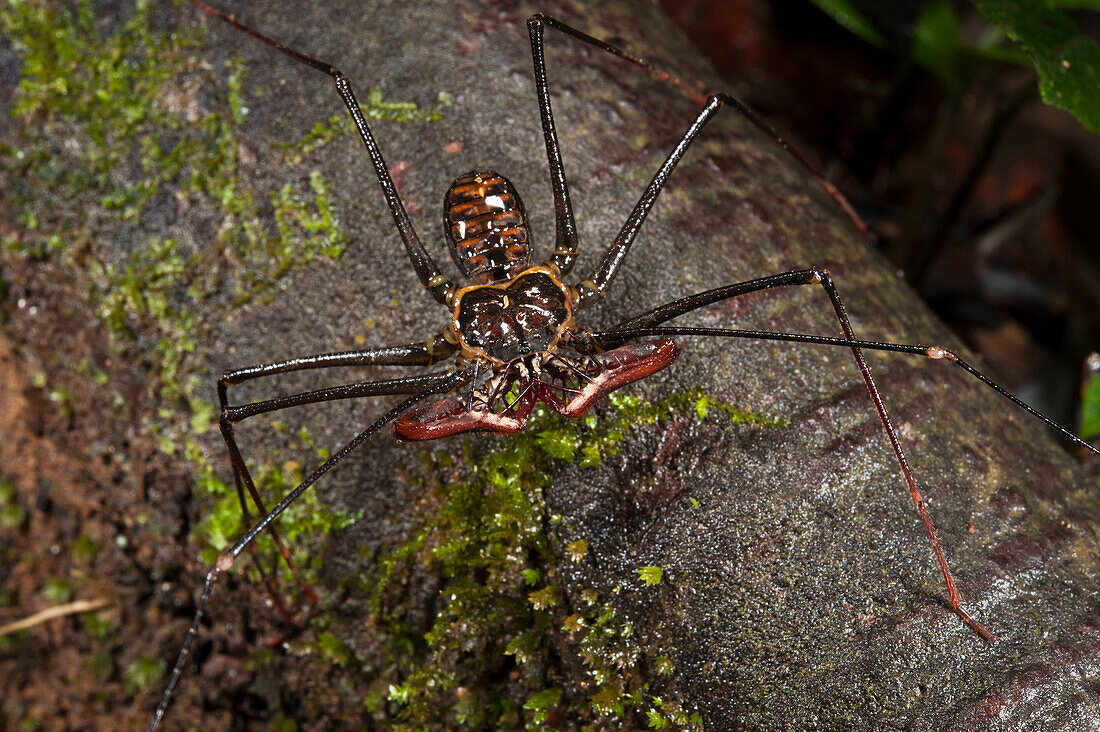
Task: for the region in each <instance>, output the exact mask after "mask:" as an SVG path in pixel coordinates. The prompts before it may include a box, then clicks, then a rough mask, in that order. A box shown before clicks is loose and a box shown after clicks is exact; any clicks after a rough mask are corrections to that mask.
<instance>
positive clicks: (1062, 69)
mask: <svg viewBox="0 0 1100 732" xmlns="http://www.w3.org/2000/svg"><path fill="white" fill-rule="evenodd" d="M974 3H975V5H977V7H978V10H979V11H981V13H982V15H984V16H985V17H986V18H987V19H988V20H989V21H990V22H991V23H994V24H996V25H998V26H1000V27H1001V28H1002V29H1003V30H1004V32H1005V33H1006V34H1008V37H1009V38H1011V39H1013V40H1015V41H1019V42H1020V45H1022V46H1023V47H1024V50H1025V51H1027V53H1028V55H1029V56H1031V59H1032V61H1033V62H1034V63H1035V68H1036V70H1037V71H1038V72H1039V90H1040V92H1042V96H1043V101H1044V102H1046V103H1047V104H1052V105H1054V106H1056V107H1060V108H1062V109H1065V110H1068V111H1069V112H1071V113H1072V114H1073V116H1075V117H1076V118H1077V119H1078V120H1080V122H1081V124H1083V125H1084V126H1085V127H1087V128H1088V129H1089V130H1091V131H1092V132H1100V44H1098V43H1097V42H1096V41H1095V40H1093V39H1091V38H1089V37H1087V36H1085V35H1083V34H1081V33H1079V32H1078V31H1077V28H1076V26H1074V24H1073V21H1072V20H1071V19H1070V17H1069V16H1068V15H1066V13H1065V12H1064V11H1063V10H1062V9H1061V8H1059V7H1058V6H1056V5H1055V4H1054V3H1052V2H1051V1H1050V0H974Z"/></svg>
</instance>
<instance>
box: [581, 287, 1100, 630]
mask: <svg viewBox="0 0 1100 732" xmlns="http://www.w3.org/2000/svg"><path fill="white" fill-rule="evenodd" d="M812 284H820V285H821V286H822V288H823V289H824V290H825V292H826V293H827V294H828V296H829V300H830V302H831V303H832V306H833V312H834V314H835V315H836V318H837V320H838V321H839V323H840V326H841V330H842V331H843V332H844V337H843V338H837V337H830V336H815V335H803V334H798V333H774V332H770V331H753V330H732V329H724V328H690V327H679V328H678V327H663V328H662V327H654V326H656V325H658V324H660V323H663V322H665V321H667V320H671V319H672V318H675V317H678V316H680V315H683V314H684V313H687V312H691V311H692V310H697V309H699V308H701V307H705V306H707V305H711V304H713V303H716V302H720V301H722V300H728V299H732V298H736V297H738V296H740V295H744V294H747V293H750V292H759V291H761V290H768V289H771V288H774V287H789V286H798V285H812ZM653 336H665V337H667V336H710V337H725V338H751V339H757V340H773V341H787V342H794V343H814V344H819V345H828V346H842V347H845V348H849V349H850V350H851V351H852V355H853V356H854V357H855V360H856V365H857V367H858V368H859V371H860V375H861V376H862V377H863V381H864V384H865V385H866V387H867V391H868V393H869V394H870V397H871V401H872V402H873V403H874V405H875V410H876V411H877V412H878V417H879V420H880V421H881V423H882V428H883V430H884V431H885V433H886V436H887V439H888V440H889V441H890V446H891V448H892V449H893V451H894V455H895V457H896V459H897V461H898V464H899V465H900V467H901V472H902V475H903V477H904V478H905V482H906V483H907V484H908V486H909V493H910V496H911V497H912V499H913V502H914V503H915V504H916V505H917V510H918V511H919V512H920V516H921V520H922V521H923V523H924V528H925V531H926V532H927V534H928V539H929V541H930V542H931V544H932V550H933V552H934V553H935V555H936V561H937V563H938V564H939V567H940V571H941V572H942V573H943V579H944V583H945V584H946V585H947V593H948V597H949V600H950V603H951V607H952V609H953V610H954V611H955V612H956V613H957V614H958V615H959V617H961V618H962V619H963V620H964V621H965V622H966V623H967V625H969V626H970V627H971V628H972V629H973V630H974V631H975V632H976V633H978V634H979V635H980V636H982V637H983V638H985V639H986V640H988V641H990V642H993V641H995V640H996V637H995V636H994V635H993V634H992V633H990V632H989V630H988V629H986V628H985V627H984V626H983V625H982V624H981V623H979V622H978V621H977V620H975V619H974V618H973V617H972V616H971V615H970V614H969V613H968V612H967V611H966V610H965V608H963V606H962V600H961V598H960V596H959V592H958V589H957V588H956V586H955V579H954V577H952V575H951V570H950V568H949V567H948V565H947V559H946V557H945V556H944V552H943V548H942V547H941V546H940V541H939V538H938V536H937V533H936V527H935V525H934V524H933V523H932V517H931V515H930V514H929V511H928V506H927V504H926V503H925V500H924V497H923V495H922V494H921V490H920V486H919V484H918V483H917V480H916V477H915V476H914V475H913V471H912V469H911V468H910V467H909V461H908V459H907V458H906V457H905V453H904V451H903V450H902V448H901V443H900V441H899V440H898V436H897V431H896V430H895V428H894V425H893V421H892V420H891V419H890V416H889V414H888V413H887V411H886V407H885V405H884V404H883V402H882V397H881V396H880V394H879V391H878V387H877V386H876V385H875V381H874V378H873V377H872V376H871V371H870V369H869V368H868V367H867V363H866V360H865V359H864V357H863V352H862V349H868V350H876V351H892V352H896V353H908V354H914V355H920V356H925V357H927V358H931V359H935V360H944V361H948V362H951V363H954V364H955V365H956V366H958V367H959V368H961V369H962V370H963V371H966V372H967V373H968V374H970V375H971V376H973V377H975V378H976V379H978V380H979V381H981V382H982V383H983V384H985V385H986V386H988V387H989V388H991V389H993V390H994V391H996V392H997V393H998V394H1000V395H1001V396H1003V397H1005V398H1006V399H1008V400H1009V401H1011V402H1012V403H1013V404H1015V405H1017V406H1018V407H1020V408H1022V409H1023V410H1025V411H1026V412H1028V413H1029V414H1031V415H1033V416H1034V417H1036V418H1038V419H1040V420H1042V421H1043V422H1046V423H1047V424H1048V425H1050V426H1051V427H1053V428H1054V429H1056V430H1057V431H1058V432H1060V433H1061V434H1062V435H1063V436H1065V437H1068V438H1069V439H1070V440H1072V441H1073V442H1074V443H1076V444H1078V445H1080V446H1082V447H1085V448H1087V449H1089V450H1091V451H1092V452H1095V453H1098V454H1100V450H1098V449H1097V448H1095V447H1093V446H1092V445H1089V444H1088V443H1087V442H1085V441H1083V440H1081V439H1080V438H1079V437H1077V436H1076V435H1074V434H1073V433H1072V432H1070V431H1069V430H1067V429H1066V428H1064V427H1062V426H1061V425H1059V424H1058V423H1057V422H1055V421H1054V420H1052V419H1050V418H1049V417H1047V416H1046V415H1044V414H1042V413H1040V412H1038V411H1037V410H1035V409H1034V408H1032V407H1031V406H1029V405H1027V404H1025V403H1024V402H1023V401H1021V400H1020V399H1018V398H1017V397H1015V396H1014V395H1012V394H1011V393H1009V392H1008V391H1007V390H1005V389H1004V388H1002V387H1001V386H1000V385H998V384H997V383H996V382H994V381H993V380H992V379H990V378H989V377H987V376H986V375H985V374H983V373H981V372H980V371H978V370H977V369H975V368H974V367H973V366H971V365H970V364H969V363H967V362H966V361H964V360H963V359H961V358H959V356H957V355H956V354H954V353H952V352H951V351H949V350H947V349H945V348H942V347H940V346H922V345H908V344H899V343H886V342H878V341H861V340H856V338H855V334H854V333H853V331H852V326H851V323H850V321H849V320H848V316H847V313H846V312H845V309H844V304H843V302H842V300H841V298H840V294H839V293H838V292H837V290H836V287H835V286H834V285H833V281H832V278H831V277H830V276H829V273H828V271H826V270H822V269H818V268H816V267H811V268H809V269H804V270H796V271H792V272H785V273H782V274H777V275H771V276H769V277H762V278H759V279H756V280H750V281H747V282H740V283H736V284H732V285H727V286H725V287H719V288H716V289H714V290H708V291H706V292H701V293H698V294H696V295H691V296H688V297H685V298H681V299H679V300H675V301H673V302H670V303H668V304H666V305H662V306H660V307H658V308H655V309H653V310H651V311H649V312H647V313H643V314H641V315H638V316H636V317H634V318H631V319H630V320H627V321H624V322H623V323H621V324H619V325H618V326H616V327H614V328H611V329H608V330H606V331H604V332H601V333H594V334H592V337H593V338H594V339H595V340H596V341H597V342H598V343H600V345H601V346H603V347H607V348H613V347H615V346H616V345H619V344H622V343H624V342H626V341H629V340H632V339H634V338H646V337H653Z"/></svg>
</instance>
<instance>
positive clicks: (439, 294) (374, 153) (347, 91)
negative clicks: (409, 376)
mask: <svg viewBox="0 0 1100 732" xmlns="http://www.w3.org/2000/svg"><path fill="white" fill-rule="evenodd" d="M190 1H191V3H192V4H193V5H195V6H196V7H198V8H200V9H201V10H202V11H203V12H204V13H206V14H207V15H210V16H212V17H215V18H218V19H219V20H223V21H225V22H226V23H228V24H229V25H231V26H233V27H234V28H236V29H237V30H239V31H241V32H243V33H247V34H248V35H250V36H252V37H253V38H255V39H256V40H257V41H260V42H261V43H265V44H267V45H268V46H271V47H272V48H274V49H275V50H277V51H279V52H281V53H283V54H285V55H287V56H289V57H290V58H292V59H294V60H295V61H298V62H300V63H303V64H305V65H307V66H311V67H313V68H314V69H317V70H318V71H321V72H323V73H325V74H328V75H329V76H331V77H332V81H333V83H334V84H335V85H336V91H337V93H339V95H340V98H341V99H342V100H343V101H344V106H346V107H347V109H348V114H350V115H351V119H352V121H353V122H354V123H355V128H356V129H357V130H358V131H359V137H360V138H362V140H363V144H364V145H365V146H366V148H367V154H368V155H369V156H370V161H371V165H372V166H373V167H374V174H375V175H376V176H377V177H378V183H379V185H380V186H381V187H382V195H383V196H384V197H385V199H386V207H387V208H388V209H389V210H390V214H392V215H393V221H394V223H395V224H396V225H397V232H398V234H400V235H401V240H402V241H403V242H404V243H405V251H406V252H407V253H408V255H409V261H410V262H412V265H413V269H415V270H416V275H417V277H419V278H420V283H421V284H422V285H424V287H426V288H427V289H428V292H430V293H431V295H432V297H434V298H435V299H436V300H437V301H439V302H441V303H447V302H448V301H449V300H450V298H451V296H452V295H453V294H454V292H455V285H454V283H453V282H451V281H450V280H448V279H447V278H446V277H444V276H443V275H442V274H441V273H440V271H439V267H437V266H436V263H435V261H434V260H433V259H432V257H431V255H430V254H428V251H427V250H426V249H425V248H424V245H423V243H422V242H421V241H420V237H419V236H418V235H417V233H416V230H415V229H413V225H412V222H411V221H410V220H409V214H408V212H407V211H406V210H405V204H404V203H403V202H402V201H401V196H400V195H398V193H397V187H396V186H395V185H394V183H393V179H392V178H391V177H390V173H389V169H388V168H387V167H386V161H385V160H384V159H383V158H382V152H381V150H379V148H378V143H376V142H375V141H374V135H372V134H371V131H370V126H369V125H368V124H367V120H366V118H365V117H364V116H363V112H362V110H360V108H359V102H358V101H357V100H356V98H355V94H354V93H352V91H351V85H350V84H349V83H348V79H347V77H346V76H344V75H343V74H342V73H340V70H339V69H337V68H336V67H335V66H333V65H332V64H330V63H327V62H325V61H321V60H320V59H316V58H314V57H313V56H310V55H309V54H305V53H302V52H301V51H298V50H296V49H293V48H291V47H289V46H287V45H284V44H283V43H280V42H279V41H277V40H275V39H274V38H271V37H270V36H266V35H264V34H263V33H260V32H259V31H258V30H255V29H254V28H250V27H249V26H247V25H244V24H243V23H241V22H239V21H238V20H237V19H236V18H235V17H234V16H233V15H229V14H227V13H223V12H221V11H220V10H217V9H215V8H213V7H211V6H209V5H207V4H206V3H204V2H201V1H200V0H190Z"/></svg>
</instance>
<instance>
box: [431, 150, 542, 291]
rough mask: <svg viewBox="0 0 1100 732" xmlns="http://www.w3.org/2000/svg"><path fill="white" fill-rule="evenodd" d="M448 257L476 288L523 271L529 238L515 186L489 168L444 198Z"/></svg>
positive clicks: (459, 182)
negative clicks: (449, 245)
mask: <svg viewBox="0 0 1100 732" xmlns="http://www.w3.org/2000/svg"><path fill="white" fill-rule="evenodd" d="M443 228H444V229H446V231H447V239H448V241H450V244H451V257H453V258H454V261H455V264H457V265H458V268H459V269H460V270H462V273H463V274H465V275H466V276H467V277H469V278H470V279H471V280H473V281H474V282H475V283H477V284H488V283H490V282H499V281H501V280H507V279H509V278H511V277H513V276H515V275H517V274H519V273H520V272H522V271H523V270H525V269H527V267H528V266H529V263H530V260H531V244H530V240H531V235H530V232H529V230H528V228H527V214H526V212H525V211H524V210H523V201H522V200H520V197H519V194H518V193H516V189H515V187H514V186H513V185H512V184H511V183H510V182H509V181H508V179H507V178H505V177H504V176H502V175H498V174H497V173H494V172H493V171H491V170H471V171H470V172H469V173H466V174H465V175H461V176H459V177H458V178H457V179H456V180H455V182H454V183H452V184H451V187H450V189H449V190H448V191H447V196H446V198H444V199H443Z"/></svg>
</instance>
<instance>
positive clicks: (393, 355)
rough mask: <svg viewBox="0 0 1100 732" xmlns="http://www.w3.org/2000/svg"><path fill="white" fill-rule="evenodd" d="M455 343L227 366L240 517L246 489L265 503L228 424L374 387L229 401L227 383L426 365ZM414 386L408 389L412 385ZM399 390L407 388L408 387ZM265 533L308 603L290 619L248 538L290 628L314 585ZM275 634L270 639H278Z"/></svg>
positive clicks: (312, 604)
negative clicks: (321, 371)
mask: <svg viewBox="0 0 1100 732" xmlns="http://www.w3.org/2000/svg"><path fill="white" fill-rule="evenodd" d="M454 348H455V347H454V345H452V344H451V343H449V342H447V340H446V339H445V338H444V337H443V336H442V335H438V336H436V337H435V338H434V339H433V340H432V341H429V342H428V343H427V344H410V345H402V346H388V347H384V348H374V349H365V350H356V351H343V352H339V353H325V354H318V355H314V356H304V357H300V358H294V359H288V360H286V361H278V362H275V363H268V364H260V365H258V366H248V367H245V368H240V369H234V370H232V371H227V372H226V373H225V374H224V375H223V376H222V377H221V379H219V380H218V401H219V402H220V406H221V431H222V437H223V439H224V440H225V443H226V446H227V447H228V449H229V454H230V460H231V462H232V464H233V482H234V484H235V486H236V489H237V498H238V500H239V502H240V506H241V515H242V517H243V522H244V524H245V525H248V524H249V523H251V521H252V510H251V509H250V508H249V505H248V499H247V498H246V497H245V491H246V490H247V492H248V495H249V496H251V498H252V502H253V504H254V505H255V506H256V510H257V511H259V513H260V515H263V514H265V513H267V508H266V507H265V506H264V502H263V498H262V497H261V496H260V492H259V491H258V490H257V488H256V484H255V481H254V480H253V479H252V476H251V474H250V473H249V471H248V468H247V467H246V466H245V463H244V460H243V458H242V457H241V455H240V450H239V449H238V447H237V444H236V440H235V439H234V436H233V428H232V424H233V423H235V422H239V421H241V420H243V419H246V418H248V417H250V416H253V415H254V414H260V413H263V412H267V411H272V410H274V409H284V408H286V407H290V406H295V405H297V404H308V403H313V402H317V401H328V400H329V399H338V398H351V397H355V396H371V395H374V394H377V393H378V392H377V391H375V392H370V391H367V392H364V391H363V390H362V388H360V389H358V390H356V388H355V387H352V386H344V387H334V388H332V389H326V390H321V391H318V392H310V393H308V394H299V395H292V396H289V397H282V398H279V399H274V400H269V401H267V402H260V403H257V404H253V405H248V406H245V407H232V408H231V407H230V406H229V402H228V398H229V394H228V391H229V387H230V386H233V385H236V384H240V383H243V382H245V381H249V380H252V379H256V378H259V377H262V376H271V375H275V374H282V373H288V372H293V371H302V370H306V369H318V368H329V367H336V366H367V365H380V366H418V365H429V364H431V363H434V362H436V361H438V360H440V359H442V358H445V357H447V356H449V355H450V354H451V353H452V352H453V351H454ZM416 388H420V387H414V388H413V391H415V390H416ZM400 393H410V392H409V391H408V390H406V391H404V392H400ZM268 533H269V534H270V535H271V538H272V540H273V541H274V542H275V548H276V550H277V551H278V552H279V554H280V556H282V558H283V561H285V562H286V565H287V567H288V568H289V569H290V572H291V574H292V575H293V576H294V579H295V581H296V582H297V583H298V586H299V587H300V588H301V590H302V593H303V595H305V598H306V602H307V603H308V609H307V610H306V612H305V613H304V615H302V616H301V617H300V618H299V619H297V620H296V619H295V618H294V617H293V615H292V614H291V613H290V611H289V610H287V608H286V606H285V604H284V603H283V601H282V598H281V596H280V593H279V590H278V587H277V585H276V582H275V580H274V577H273V575H272V574H271V573H270V572H269V571H268V569H267V568H266V567H265V566H264V564H263V562H262V561H261V560H260V557H259V554H258V552H257V551H256V545H255V544H253V545H251V546H250V547H249V549H250V551H251V553H252V558H253V561H254V563H255V566H256V568H257V569H258V570H259V572H260V576H261V579H262V581H263V583H264V585H265V586H266V587H267V588H268V592H269V594H270V596H271V600H272V602H273V603H274V606H275V609H276V611H277V612H278V613H279V615H280V616H281V617H282V618H283V620H284V621H285V622H286V623H287V624H289V625H290V626H291V627H292V628H294V629H296V630H300V629H301V628H303V627H304V626H305V624H306V623H308V622H309V619H310V618H311V617H312V616H313V613H314V612H315V610H316V607H317V602H318V600H317V594H316V593H315V592H314V591H313V588H312V587H311V586H310V584H309V583H308V582H307V581H306V580H305V578H304V577H302V575H301V573H300V572H299V571H298V568H297V567H296V566H295V564H294V562H293V560H292V559H291V558H290V551H289V550H288V549H287V547H286V544H285V543H284V542H283V539H282V537H281V536H280V535H279V532H278V530H277V529H276V528H275V527H274V526H271V527H269V529H268ZM278 640H279V639H276V640H275V642H278Z"/></svg>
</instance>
